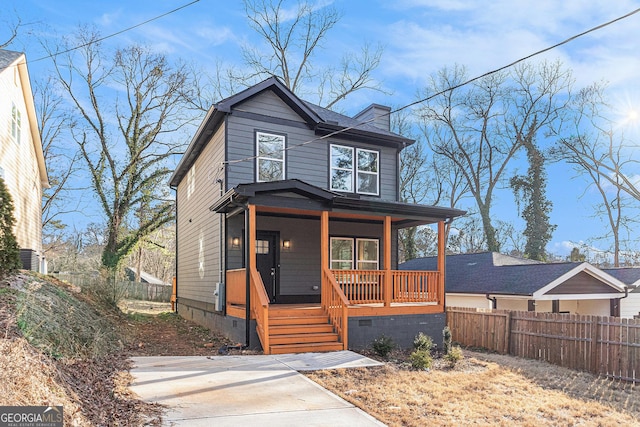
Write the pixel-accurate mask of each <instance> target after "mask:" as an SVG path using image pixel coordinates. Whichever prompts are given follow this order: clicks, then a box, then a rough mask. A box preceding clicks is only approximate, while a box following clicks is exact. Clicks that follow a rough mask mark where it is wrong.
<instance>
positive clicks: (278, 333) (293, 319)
mask: <svg viewBox="0 0 640 427" xmlns="http://www.w3.org/2000/svg"><path fill="white" fill-rule="evenodd" d="M343 349H344V348H343V345H342V343H341V342H339V338H338V334H337V333H336V332H335V330H334V328H333V326H332V325H331V324H330V323H329V316H327V314H326V313H325V312H324V310H323V309H322V307H317V306H314V307H310V306H304V305H289V306H278V305H271V306H270V307H269V353H270V354H284V353H311V352H323V351H337V350H343Z"/></svg>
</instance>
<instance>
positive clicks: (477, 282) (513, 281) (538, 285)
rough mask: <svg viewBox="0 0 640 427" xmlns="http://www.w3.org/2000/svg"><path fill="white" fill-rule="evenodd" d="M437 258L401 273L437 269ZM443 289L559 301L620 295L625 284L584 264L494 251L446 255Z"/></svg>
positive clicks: (421, 260)
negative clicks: (529, 257) (569, 295)
mask: <svg viewBox="0 0 640 427" xmlns="http://www.w3.org/2000/svg"><path fill="white" fill-rule="evenodd" d="M436 263H437V257H427V258H418V259H414V260H410V261H407V262H405V263H403V264H401V265H400V266H399V268H400V269H401V270H436V269H437V265H436ZM445 289H446V292H451V293H470V294H483V295H484V294H492V295H520V296H529V297H532V298H534V299H561V298H560V296H561V295H568V294H571V295H574V296H575V295H580V298H582V297H585V295H588V294H597V295H603V294H622V293H624V289H625V285H624V283H622V282H621V281H619V280H618V279H616V278H614V277H613V276H611V275H609V274H607V273H605V272H604V271H602V270H600V269H598V268H596V267H594V266H592V265H591V264H588V263H586V262H583V263H576V262H563V263H552V264H546V263H541V262H538V261H531V260H526V259H522V258H517V257H511V256H508V255H502V254H496V253H493V252H482V253H477V254H461V255H448V256H447V257H446V273H445Z"/></svg>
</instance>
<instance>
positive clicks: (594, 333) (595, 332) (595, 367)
mask: <svg viewBox="0 0 640 427" xmlns="http://www.w3.org/2000/svg"><path fill="white" fill-rule="evenodd" d="M599 319H600V317H599V316H591V372H592V373H594V374H596V375H599V374H600V357H599V355H600V345H599V344H598V341H599V340H600V328H599V325H598V323H599Z"/></svg>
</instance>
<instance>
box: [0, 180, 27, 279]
mask: <svg viewBox="0 0 640 427" xmlns="http://www.w3.org/2000/svg"><path fill="white" fill-rule="evenodd" d="M14 224H15V217H14V216H13V200H12V199H11V195H10V194H9V189H7V186H6V185H5V183H4V179H2V178H0V279H2V278H3V277H6V276H8V275H10V274H12V273H14V272H16V271H17V270H18V269H19V268H22V263H21V262H20V248H19V247H18V242H17V240H16V236H15V235H14V234H13V225H14Z"/></svg>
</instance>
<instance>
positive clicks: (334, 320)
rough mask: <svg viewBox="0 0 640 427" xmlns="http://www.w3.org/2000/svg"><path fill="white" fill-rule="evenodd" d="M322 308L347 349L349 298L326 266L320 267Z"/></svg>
mask: <svg viewBox="0 0 640 427" xmlns="http://www.w3.org/2000/svg"><path fill="white" fill-rule="evenodd" d="M321 288H322V296H321V298H322V299H321V301H322V308H323V309H324V311H325V312H326V313H327V314H328V315H329V321H330V322H331V324H332V325H333V326H334V327H335V328H336V332H337V334H338V336H339V337H340V341H341V342H342V345H343V349H344V350H346V349H347V338H348V331H349V300H348V299H347V297H346V296H345V294H344V293H343V292H342V290H341V289H340V286H338V283H337V282H336V279H335V277H334V275H333V274H332V272H331V270H329V269H328V268H323V269H322V286H321Z"/></svg>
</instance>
